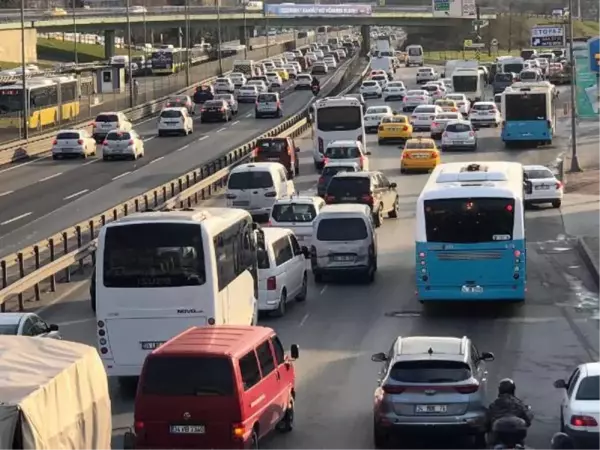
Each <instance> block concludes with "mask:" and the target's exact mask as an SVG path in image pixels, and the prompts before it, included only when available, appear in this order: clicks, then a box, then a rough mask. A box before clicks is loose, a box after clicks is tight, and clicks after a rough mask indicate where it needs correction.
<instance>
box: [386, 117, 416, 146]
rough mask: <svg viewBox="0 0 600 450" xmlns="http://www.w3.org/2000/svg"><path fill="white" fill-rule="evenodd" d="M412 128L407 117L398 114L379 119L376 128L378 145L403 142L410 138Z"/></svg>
mask: <svg viewBox="0 0 600 450" xmlns="http://www.w3.org/2000/svg"><path fill="white" fill-rule="evenodd" d="M412 134H413V127H412V125H411V123H410V119H409V118H408V117H407V116H402V115H399V114H396V115H393V116H387V117H384V118H383V119H381V122H380V124H379V127H378V128H377V141H378V143H379V145H382V144H385V143H386V142H391V141H401V142H405V141H407V140H408V139H411V138H412Z"/></svg>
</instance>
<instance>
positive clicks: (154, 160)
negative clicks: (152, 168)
mask: <svg viewBox="0 0 600 450" xmlns="http://www.w3.org/2000/svg"><path fill="white" fill-rule="evenodd" d="M161 159H165V157H164V156H160V157H158V158H156V159H153V160H152V161H150V162H149V163H148V164H154V163H155V162H156V161H160V160H161Z"/></svg>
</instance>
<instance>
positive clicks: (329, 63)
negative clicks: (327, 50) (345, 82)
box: [323, 56, 337, 70]
mask: <svg viewBox="0 0 600 450" xmlns="http://www.w3.org/2000/svg"><path fill="white" fill-rule="evenodd" d="M323 61H325V64H327V68H328V69H329V70H331V69H336V68H337V63H336V62H335V58H334V57H333V56H326V57H325V58H323Z"/></svg>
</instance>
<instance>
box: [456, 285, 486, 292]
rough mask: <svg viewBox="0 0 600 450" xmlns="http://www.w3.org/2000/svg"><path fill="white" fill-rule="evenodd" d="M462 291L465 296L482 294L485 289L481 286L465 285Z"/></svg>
mask: <svg viewBox="0 0 600 450" xmlns="http://www.w3.org/2000/svg"><path fill="white" fill-rule="evenodd" d="M461 291H462V292H463V293H465V294H481V293H482V292H483V288H482V287H481V286H467V285H464V286H463V287H462V288H461Z"/></svg>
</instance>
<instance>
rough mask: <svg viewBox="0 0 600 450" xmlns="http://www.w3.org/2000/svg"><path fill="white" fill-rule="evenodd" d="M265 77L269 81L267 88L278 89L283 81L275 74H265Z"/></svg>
mask: <svg viewBox="0 0 600 450" xmlns="http://www.w3.org/2000/svg"><path fill="white" fill-rule="evenodd" d="M265 75H266V76H267V80H269V87H277V88H280V87H281V86H282V85H283V81H282V80H281V77H280V76H279V74H278V73H277V72H267V73H266V74H265Z"/></svg>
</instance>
